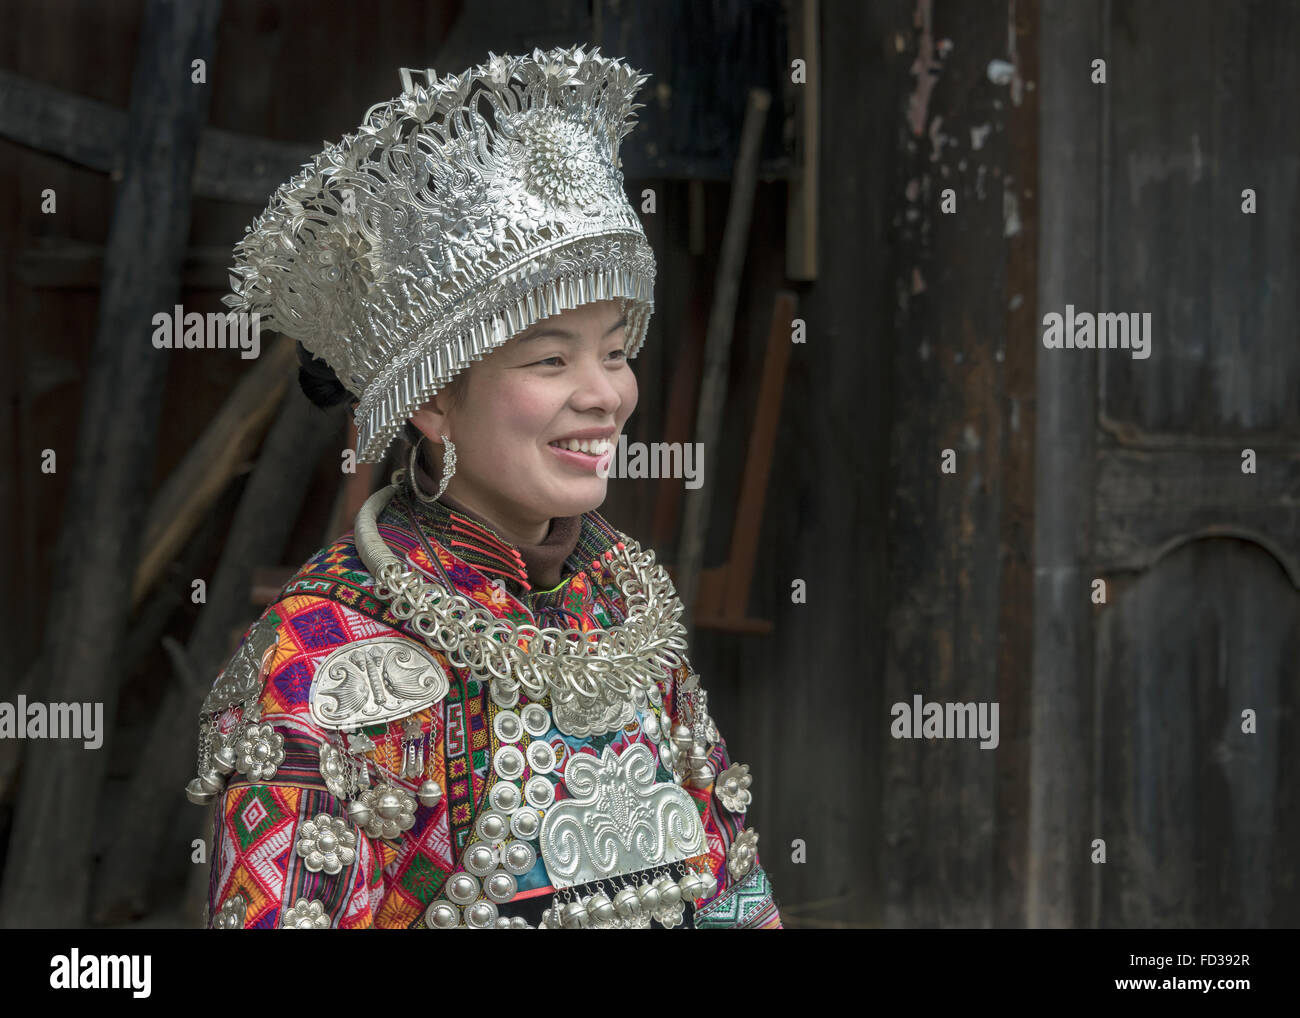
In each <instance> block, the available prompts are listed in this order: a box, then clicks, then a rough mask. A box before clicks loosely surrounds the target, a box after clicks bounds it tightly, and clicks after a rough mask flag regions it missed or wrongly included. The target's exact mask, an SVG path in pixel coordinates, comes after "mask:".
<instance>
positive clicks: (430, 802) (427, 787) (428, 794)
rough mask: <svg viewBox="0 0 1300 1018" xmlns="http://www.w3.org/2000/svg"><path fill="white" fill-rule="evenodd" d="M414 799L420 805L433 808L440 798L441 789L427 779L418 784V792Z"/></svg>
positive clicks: (434, 782)
mask: <svg viewBox="0 0 1300 1018" xmlns="http://www.w3.org/2000/svg"><path fill="white" fill-rule="evenodd" d="M415 797H416V798H417V799H419V800H420V805H422V806H429V807H433V806H436V805H438V801H439V800H440V799H441V798H442V789H441V788H440V787H439V786H438V782H436V781H434V780H433V779H432V778H428V779H426V780H424V781H422V782H420V790H419V791H418V792H416V793H415Z"/></svg>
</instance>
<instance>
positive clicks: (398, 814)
mask: <svg viewBox="0 0 1300 1018" xmlns="http://www.w3.org/2000/svg"><path fill="white" fill-rule="evenodd" d="M348 815H349V816H350V817H351V818H352V820H353V821H354V822H356V823H358V824H360V825H361V827H362V829H363V830H364V831H365V832H366V833H367V834H368V835H370V837H372V838H389V839H391V838H396V837H397V836H398V835H400V834H401V833H402V832H403V831H409V830H410V829H411V828H412V827H414V826H415V796H413V795H411V793H410V792H408V791H406V790H405V789H402V788H397V787H395V786H393V785H379V786H378V787H375V788H367V789H366V790H365V791H364V792H362V793H361V794H360V795H359V796H357V798H356V799H355V800H354V801H353V803H352V806H351V807H350V808H349V810H348Z"/></svg>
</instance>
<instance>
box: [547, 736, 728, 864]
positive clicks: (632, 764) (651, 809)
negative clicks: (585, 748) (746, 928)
mask: <svg viewBox="0 0 1300 1018" xmlns="http://www.w3.org/2000/svg"><path fill="white" fill-rule="evenodd" d="M654 776H655V760H654V757H653V755H652V754H651V752H650V750H649V749H648V748H647V747H646V745H645V744H644V743H636V744H635V745H632V746H629V747H628V748H627V749H625V750H624V751H623V753H622V755H621V756H616V755H615V753H614V751H613V749H611V748H610V747H608V746H607V747H606V748H605V751H604V753H603V754H602V755H601V757H600V759H599V760H597V759H596V757H594V756H592V755H591V754H589V753H577V754H575V755H573V756H572V757H570V759H569V762H568V764H567V765H566V767H565V771H564V782H565V785H566V787H567V789H568V792H569V794H570V796H571V798H568V799H563V800H561V801H559V802H557V803H555V804H554V805H553V806H551V808H550V809H549V810H547V812H546V818H545V819H544V820H543V821H542V829H541V833H540V835H539V844H540V848H541V853H542V859H543V861H544V862H545V864H546V872H547V875H548V876H549V877H550V879H551V884H552V886H554V887H556V888H564V887H572V886H574V885H576V884H583V883H589V882H593V881H596V880H600V879H605V878H609V877H614V876H620V875H624V874H628V873H635V872H638V871H640V870H643V869H646V868H648V867H651V866H657V865H659V864H661V863H671V862H677V861H679V860H682V859H688V858H690V857H691V856H695V855H699V854H700V853H701V852H703V851H704V827H703V825H702V824H701V823H700V815H699V811H698V810H697V809H696V808H695V802H694V800H693V799H691V797H690V794H689V793H688V792H686V791H684V790H683V789H681V788H679V787H678V786H677V785H670V784H667V783H657V782H656V781H655V780H654Z"/></svg>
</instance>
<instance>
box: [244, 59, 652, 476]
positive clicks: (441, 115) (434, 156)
mask: <svg viewBox="0 0 1300 1018" xmlns="http://www.w3.org/2000/svg"><path fill="white" fill-rule="evenodd" d="M598 53H599V50H598V49H593V50H592V51H591V52H590V53H584V52H583V49H582V47H581V46H577V47H569V48H556V49H552V50H549V51H547V52H543V51H542V50H539V49H538V50H534V51H533V54H532V56H531V57H528V56H497V55H496V54H493V53H491V52H489V53H488V61H487V63H486V64H480V65H479V66H477V67H475V68H473V69H472V70H469V71H466V72H465V73H464V74H461V75H455V74H449V75H447V76H446V77H444V78H441V79H439V78H438V77H437V75H436V72H435V71H434V70H432V69H429V70H427V71H424V72H412V71H410V70H408V69H406V68H403V69H402V72H401V74H402V81H403V86H404V91H403V93H402V94H401V95H399V96H398V97H397V98H395V99H392V100H390V101H389V102H385V103H379V104H378V105H376V106H373V107H372V108H371V109H370V110H369V111H368V112H367V113H366V116H365V121H364V123H362V125H361V127H360V128H359V129H358V131H357V133H355V134H349V135H346V136H344V138H343V139H342V141H340V142H339V143H338V144H335V145H326V147H325V150H324V151H323V152H321V153H320V154H319V155H317V156H316V157H315V158H314V159H313V161H312V162H310V163H307V164H305V165H304V166H303V169H302V171H301V172H299V173H298V174H297V175H296V176H295V177H293V178H292V179H291V180H289V181H287V182H285V183H284V184H281V185H280V187H279V188H278V189H277V190H276V192H275V194H274V195H273V196H272V198H271V202H270V204H269V205H268V206H267V208H266V211H265V212H263V213H262V214H261V215H260V216H259V217H258V218H257V220H256V221H255V222H254V223H253V225H252V226H250V227H248V228H247V230H246V231H245V236H244V237H243V239H242V240H241V241H240V242H239V244H238V245H236V247H235V257H236V265H235V266H234V268H233V269H232V270H231V271H232V273H233V275H232V276H231V279H230V283H231V288H232V289H233V290H234V293H233V294H231V295H228V296H227V297H225V298H224V303H226V304H227V305H228V306H229V307H231V308H232V309H234V310H236V311H242V312H247V313H253V312H257V313H258V314H259V315H260V321H261V323H262V324H265V325H266V326H267V327H268V328H274V329H275V330H276V331H279V332H282V333H284V334H286V335H288V336H291V337H293V338H294V339H297V340H300V341H301V342H302V344H303V346H305V347H306V348H307V349H308V350H310V351H311V352H312V353H313V354H314V355H315V356H317V357H320V358H321V359H322V360H324V361H325V362H326V363H327V364H329V365H330V367H331V368H333V369H334V372H335V374H337V375H338V377H339V380H340V381H341V382H342V383H343V384H344V385H345V386H346V387H347V388H348V390H349V391H350V392H352V393H353V394H354V395H356V396H357V397H358V398H359V400H360V403H359V405H358V406H357V410H356V419H357V432H358V439H357V451H358V457H359V459H361V460H362V461H363V462H379V461H380V460H382V459H383V456H384V453H385V451H386V450H387V448H388V446H389V444H390V443H391V441H392V438H393V436H394V435H395V434H396V433H397V432H398V431H399V430H400V429H401V428H402V426H403V425H404V424H405V423H406V421H407V419H408V418H409V417H410V415H411V414H412V413H414V412H415V410H417V409H418V408H419V407H420V406H421V405H422V404H424V403H426V402H428V400H429V399H431V398H432V397H433V396H434V395H435V394H436V393H437V392H438V391H439V390H440V389H442V388H443V387H444V386H445V385H446V384H447V383H448V382H450V381H451V380H452V378H454V377H455V376H456V375H457V374H458V373H459V372H460V371H461V370H462V369H464V368H465V367H467V366H468V365H469V364H470V363H471V362H473V361H475V360H478V359H479V358H481V357H483V356H485V355H486V354H488V353H490V352H491V351H492V350H494V349H496V348H497V347H499V346H501V345H502V344H503V343H505V342H507V341H508V340H509V339H510V338H511V337H512V336H514V335H516V334H517V333H519V332H522V331H523V330H524V329H526V328H528V327H529V326H530V325H532V324H533V323H534V322H536V321H538V320H540V319H542V318H547V317H549V316H551V315H555V314H559V313H560V312H561V311H562V310H564V309H566V308H574V307H579V306H581V305H583V304H588V303H591V302H592V301H598V300H609V299H615V298H621V299H622V306H623V310H624V312H625V313H626V315H627V324H626V327H625V334H626V336H627V342H626V352H627V355H628V356H629V357H635V356H636V354H637V353H638V352H639V350H640V349H641V345H642V343H644V342H645V335H646V328H647V326H648V325H649V321H650V316H651V315H652V314H653V313H654V297H653V293H654V277H655V261H654V253H653V251H652V250H651V248H650V245H649V244H648V243H647V242H646V238H645V232H644V230H643V229H642V227H641V223H640V220H639V219H638V218H637V215H636V213H635V212H634V211H633V209H632V206H631V205H630V204H629V202H628V200H627V196H626V195H625V194H624V191H623V173H622V160H621V159H620V158H619V156H618V149H619V144H620V142H621V141H622V139H623V138H624V137H625V136H626V135H627V134H628V133H629V132H630V131H631V130H632V127H633V126H634V125H635V123H636V118H635V117H634V116H633V115H632V113H633V111H634V110H637V109H640V108H642V106H643V105H644V104H642V103H635V104H634V103H633V102H632V98H633V96H634V95H636V93H637V91H638V90H639V89H640V87H641V86H642V85H643V84H644V83H645V82H646V81H647V80H648V78H649V75H639V74H638V72H636V71H634V70H632V69H631V68H629V67H627V66H626V65H625V64H624V63H622V62H621V61H619V60H617V59H610V58H607V57H602V56H599V55H598ZM413 73H423V75H424V76H425V79H426V83H425V84H423V85H420V84H416V83H414V82H413V80H412V74H413Z"/></svg>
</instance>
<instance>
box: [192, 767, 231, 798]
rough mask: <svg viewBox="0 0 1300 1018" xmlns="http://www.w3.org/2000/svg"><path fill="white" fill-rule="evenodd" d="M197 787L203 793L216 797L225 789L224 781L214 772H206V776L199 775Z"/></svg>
mask: <svg viewBox="0 0 1300 1018" xmlns="http://www.w3.org/2000/svg"><path fill="white" fill-rule="evenodd" d="M199 787H200V788H202V789H203V791H205V792H211V793H212V794H213V795H216V794H217V793H218V792H220V791H221V790H222V789H224V788H225V787H226V779H225V778H223V777H222V776H221V775H220V774H218V773H217V772H216V771H208V772H207V773H206V774H200V775H199Z"/></svg>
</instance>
